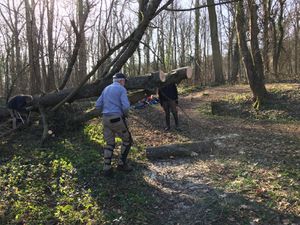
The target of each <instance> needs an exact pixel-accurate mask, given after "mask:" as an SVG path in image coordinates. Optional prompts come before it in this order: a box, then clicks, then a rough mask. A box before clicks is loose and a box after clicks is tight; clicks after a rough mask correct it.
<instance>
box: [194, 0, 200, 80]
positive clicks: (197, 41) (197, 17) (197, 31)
mask: <svg viewBox="0 0 300 225" xmlns="http://www.w3.org/2000/svg"><path fill="white" fill-rule="evenodd" d="M199 6H200V0H196V2H195V7H199ZM200 65H201V50H200V9H196V10H195V72H194V84H199V83H200V82H201V78H200V77H201V68H200Z"/></svg>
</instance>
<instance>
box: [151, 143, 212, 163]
mask: <svg viewBox="0 0 300 225" xmlns="http://www.w3.org/2000/svg"><path fill="white" fill-rule="evenodd" d="M215 148H216V146H215V144H214V143H213V142H212V141H196V142H187V143H180V144H171V145H162V146H158V147H150V148H146V157H147V158H148V159H150V160H154V159H168V158H175V157H193V156H197V155H199V154H203V153H210V152H212V151H213V150H214V149H215Z"/></svg>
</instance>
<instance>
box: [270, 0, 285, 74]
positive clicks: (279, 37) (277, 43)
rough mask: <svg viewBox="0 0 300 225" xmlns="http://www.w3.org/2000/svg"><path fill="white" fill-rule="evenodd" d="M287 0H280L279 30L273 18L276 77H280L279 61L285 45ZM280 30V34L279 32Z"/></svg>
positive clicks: (274, 68)
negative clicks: (284, 24) (284, 27)
mask: <svg viewBox="0 0 300 225" xmlns="http://www.w3.org/2000/svg"><path fill="white" fill-rule="evenodd" d="M285 1H286V0H279V4H280V8H279V16H278V30H277V27H276V24H275V21H274V19H273V21H272V22H273V43H274V45H273V70H274V74H275V77H277V78H278V66H279V65H278V63H279V57H280V54H281V50H282V47H283V46H282V45H283V35H284V29H283V10H284V5H285ZM277 32H279V34H277Z"/></svg>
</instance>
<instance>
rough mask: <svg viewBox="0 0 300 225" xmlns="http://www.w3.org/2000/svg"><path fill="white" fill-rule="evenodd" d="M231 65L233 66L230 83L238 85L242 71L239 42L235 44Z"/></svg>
mask: <svg viewBox="0 0 300 225" xmlns="http://www.w3.org/2000/svg"><path fill="white" fill-rule="evenodd" d="M231 63H232V65H231V75H230V82H231V83H236V82H237V80H238V73H239V69H240V52H239V44H238V41H237V40H236V42H235V43H234V48H233V55H232V60H231Z"/></svg>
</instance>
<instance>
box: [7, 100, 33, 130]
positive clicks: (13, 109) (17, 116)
mask: <svg viewBox="0 0 300 225" xmlns="http://www.w3.org/2000/svg"><path fill="white" fill-rule="evenodd" d="M32 100H33V98H32V96H31V95H16V96H14V97H12V98H11V99H9V101H8V103H7V108H8V109H10V114H11V116H12V118H13V128H16V123H17V121H18V120H20V121H21V122H22V123H23V124H25V121H24V120H23V118H22V115H21V114H25V115H26V123H28V122H29V114H30V113H29V112H28V110H27V109H26V107H27V106H28V104H30V103H31V102H32Z"/></svg>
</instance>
